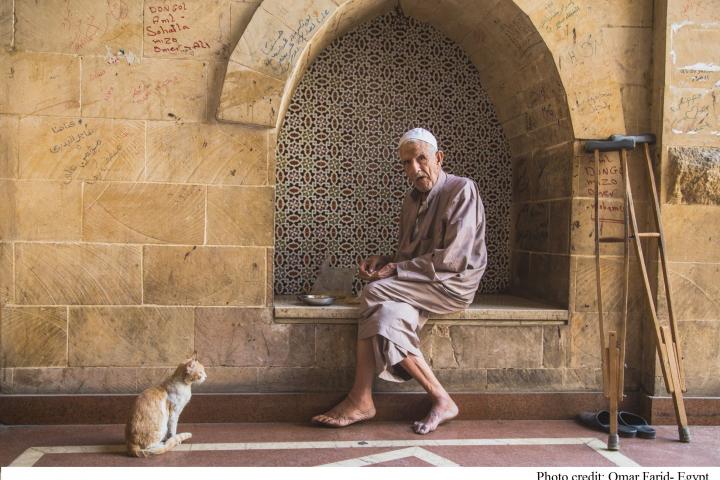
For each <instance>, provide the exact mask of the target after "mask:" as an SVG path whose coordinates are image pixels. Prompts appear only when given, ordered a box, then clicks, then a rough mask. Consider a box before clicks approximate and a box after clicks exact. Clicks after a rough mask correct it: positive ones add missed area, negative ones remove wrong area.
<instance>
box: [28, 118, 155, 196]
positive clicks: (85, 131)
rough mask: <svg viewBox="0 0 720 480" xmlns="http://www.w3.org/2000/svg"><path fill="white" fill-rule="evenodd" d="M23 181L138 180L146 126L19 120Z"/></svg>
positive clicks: (102, 121)
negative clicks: (30, 179)
mask: <svg viewBox="0 0 720 480" xmlns="http://www.w3.org/2000/svg"><path fill="white" fill-rule="evenodd" d="M19 143H20V158H19V164H20V168H19V170H20V171H19V175H20V178H33V179H55V180H64V181H66V182H70V181H72V180H87V181H89V182H92V181H96V180H138V179H139V178H140V177H141V175H142V171H143V165H144V161H145V160H144V157H145V125H143V123H142V122H137V121H125V120H106V119H99V118H77V117H72V118H67V117H65V118H51V117H24V118H23V119H22V120H20V134H19Z"/></svg>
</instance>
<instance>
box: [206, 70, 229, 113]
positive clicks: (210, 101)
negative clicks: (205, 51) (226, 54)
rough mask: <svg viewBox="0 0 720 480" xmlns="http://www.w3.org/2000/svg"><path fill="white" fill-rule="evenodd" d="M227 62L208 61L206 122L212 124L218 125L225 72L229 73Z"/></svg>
mask: <svg viewBox="0 0 720 480" xmlns="http://www.w3.org/2000/svg"><path fill="white" fill-rule="evenodd" d="M227 67H228V62H227V60H222V59H221V60H218V61H208V67H207V72H208V81H207V85H208V87H207V107H206V112H205V117H206V119H205V121H206V122H207V123H210V124H217V119H216V118H215V114H216V112H217V109H218V106H219V105H220V97H221V95H222V90H223V84H224V83H225V72H227Z"/></svg>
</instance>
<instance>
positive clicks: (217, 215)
mask: <svg viewBox="0 0 720 480" xmlns="http://www.w3.org/2000/svg"><path fill="white" fill-rule="evenodd" d="M274 193H275V189H274V188H272V187H208V201H207V224H208V227H207V231H208V244H211V245H213V244H215V245H243V246H256V245H257V246H263V245H264V246H272V244H273V226H274V223H273V217H274V212H275V204H274V202H273V197H274Z"/></svg>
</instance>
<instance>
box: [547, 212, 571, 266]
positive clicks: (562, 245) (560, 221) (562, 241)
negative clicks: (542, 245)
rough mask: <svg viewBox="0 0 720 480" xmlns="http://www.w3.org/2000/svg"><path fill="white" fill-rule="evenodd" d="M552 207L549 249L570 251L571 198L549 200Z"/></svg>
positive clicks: (549, 225) (563, 252)
mask: <svg viewBox="0 0 720 480" xmlns="http://www.w3.org/2000/svg"><path fill="white" fill-rule="evenodd" d="M548 205H549V207H550V212H549V218H550V220H549V223H548V242H547V251H548V252H549V253H562V254H567V253H569V251H570V213H571V209H572V208H571V205H572V201H571V200H557V201H554V202H548Z"/></svg>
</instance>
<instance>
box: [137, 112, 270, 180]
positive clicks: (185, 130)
mask: <svg viewBox="0 0 720 480" xmlns="http://www.w3.org/2000/svg"><path fill="white" fill-rule="evenodd" d="M147 146H148V158H147V173H146V178H147V179H148V180H152V181H158V182H173V183H210V184H224V185H264V184H265V182H266V177H267V173H266V172H267V165H266V150H267V146H266V138H265V133H264V132H262V131H259V130H253V129H248V128H243V127H240V126H236V125H222V124H212V125H209V124H182V123H170V122H149V123H148V131H147Z"/></svg>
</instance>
